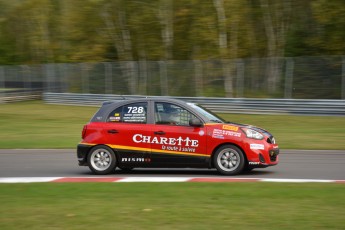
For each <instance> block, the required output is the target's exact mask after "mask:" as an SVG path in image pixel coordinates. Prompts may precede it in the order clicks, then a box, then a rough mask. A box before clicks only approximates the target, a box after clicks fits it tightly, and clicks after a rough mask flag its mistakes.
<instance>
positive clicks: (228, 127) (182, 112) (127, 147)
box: [77, 97, 279, 175]
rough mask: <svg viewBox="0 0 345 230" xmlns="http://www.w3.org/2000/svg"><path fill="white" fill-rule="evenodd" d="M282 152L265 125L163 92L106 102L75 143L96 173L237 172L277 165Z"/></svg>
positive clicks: (81, 158)
mask: <svg viewBox="0 0 345 230" xmlns="http://www.w3.org/2000/svg"><path fill="white" fill-rule="evenodd" d="M278 154H279V148H278V145H277V144H276V143H275V139H274V137H273V136H272V135H271V134H270V133H269V132H267V131H266V130H263V129H261V128H257V127H254V126H250V125H242V124H236V123H232V122H226V121H224V120H223V119H222V118H220V117H218V116H217V115H215V114H214V113H212V112H210V111H208V110H206V109H205V108H203V107H201V106H200V105H198V104H194V103H188V102H185V101H180V100H175V99H169V98H164V97H155V98H144V99H135V100H123V101H115V102H105V103H103V105H102V107H101V108H100V109H99V110H98V111H97V113H96V114H95V115H94V116H93V118H92V119H91V121H90V122H89V123H88V124H86V125H85V126H84V129H83V132H82V141H81V142H80V143H79V144H78V147H77V156H78V161H79V165H82V166H89V168H90V169H91V170H92V172H94V173H95V174H109V173H111V172H113V171H114V170H115V168H116V167H118V168H120V169H123V170H131V169H133V168H144V167H145V168H210V169H211V168H216V169H217V170H218V171H219V172H220V173H221V174H224V175H235V174H238V173H240V172H242V171H243V170H246V171H248V170H251V169H253V168H263V167H267V166H272V165H276V164H278Z"/></svg>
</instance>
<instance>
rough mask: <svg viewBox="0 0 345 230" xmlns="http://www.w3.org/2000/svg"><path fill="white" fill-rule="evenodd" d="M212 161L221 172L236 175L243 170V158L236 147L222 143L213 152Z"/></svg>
mask: <svg viewBox="0 0 345 230" xmlns="http://www.w3.org/2000/svg"><path fill="white" fill-rule="evenodd" d="M213 163H214V165H215V167H216V169H217V170H218V172H220V173H221V174H224V175H236V174H238V173H240V172H241V171H242V170H243V168H244V164H245V158H244V155H243V152H242V151H241V150H240V149H239V148H238V147H236V146H234V145H224V146H222V147H220V148H219V149H218V150H217V151H216V153H215V154H214V157H213Z"/></svg>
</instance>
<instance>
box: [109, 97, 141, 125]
mask: <svg viewBox="0 0 345 230" xmlns="http://www.w3.org/2000/svg"><path fill="white" fill-rule="evenodd" d="M107 121H108V122H123V123H142V124H145V123H146V121H147V103H146V102H141V103H133V104H128V105H124V106H121V107H118V108H116V109H115V110H113V111H112V112H111V113H110V114H109V116H108V119H107Z"/></svg>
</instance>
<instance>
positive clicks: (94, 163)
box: [87, 145, 116, 175]
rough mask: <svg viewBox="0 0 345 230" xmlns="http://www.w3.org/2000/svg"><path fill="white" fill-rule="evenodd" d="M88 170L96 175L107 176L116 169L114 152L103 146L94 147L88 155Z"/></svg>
mask: <svg viewBox="0 0 345 230" xmlns="http://www.w3.org/2000/svg"><path fill="white" fill-rule="evenodd" d="M87 162H88V165H89V168H90V170H91V171H92V172H93V173H95V174H98V175H105V174H109V173H110V172H112V171H114V170H115V168H116V156H115V153H114V151H113V150H112V149H111V148H109V147H107V146H104V145H100V146H95V147H93V148H92V149H91V150H90V153H89V155H88V161H87Z"/></svg>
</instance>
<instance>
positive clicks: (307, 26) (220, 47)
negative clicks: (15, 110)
mask: <svg viewBox="0 0 345 230" xmlns="http://www.w3.org/2000/svg"><path fill="white" fill-rule="evenodd" d="M344 15H345V2H344V1H342V0H332V1H326V0H304V1H298V0H285V1H273V0H258V1H257V0H188V1H187V0H136V1H132V0H131V1H125V0H26V1H23V0H13V1H6V0H0V65H7V64H16V65H18V64H42V63H60V62H63V63H67V62H95V61H97V62H99V61H115V60H116V61H125V60H127V61H128V60H193V59H200V60H204V59H233V58H249V57H255V58H256V57H283V56H306V55H307V56H317V55H343V54H344V51H345V42H344V38H345V30H344V28H345V17H344ZM274 64H275V63H274V59H273V61H272V65H274ZM272 69H273V68H272Z"/></svg>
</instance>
